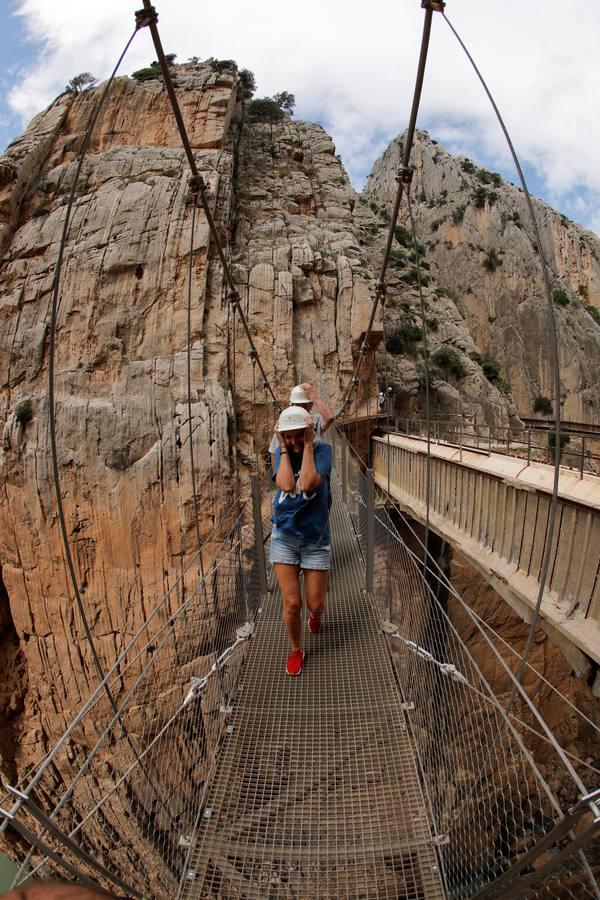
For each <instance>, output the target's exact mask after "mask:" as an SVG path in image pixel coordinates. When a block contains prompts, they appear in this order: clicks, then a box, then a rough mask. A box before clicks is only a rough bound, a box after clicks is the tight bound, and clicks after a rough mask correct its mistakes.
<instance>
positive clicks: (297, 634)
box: [270, 406, 332, 675]
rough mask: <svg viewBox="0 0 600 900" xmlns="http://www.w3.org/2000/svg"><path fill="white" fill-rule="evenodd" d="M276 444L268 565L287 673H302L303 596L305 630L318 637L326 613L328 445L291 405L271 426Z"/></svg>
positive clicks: (329, 555) (310, 419)
mask: <svg viewBox="0 0 600 900" xmlns="http://www.w3.org/2000/svg"><path fill="white" fill-rule="evenodd" d="M275 436H276V438H277V441H278V446H277V449H276V451H275V464H274V467H273V478H274V480H275V484H276V485H277V492H276V494H275V500H274V504H273V507H274V508H273V532H272V534H271V557H270V558H271V562H272V563H273V566H274V569H275V574H276V575H277V581H278V582H279V587H280V589H281V595H282V597H283V621H284V624H285V627H286V630H287V633H288V637H289V639H290V655H289V657H288V661H287V666H286V672H287V674H288V675H300V673H301V672H302V663H303V660H304V650H303V649H302V620H301V611H302V592H301V590H300V570H302V571H303V572H304V592H305V595H306V605H307V607H308V629H309V631H310V632H311V634H314V635H317V634H319V632H320V630H321V616H322V615H323V612H324V609H325V595H326V592H327V576H328V572H329V567H330V563H331V549H330V537H329V481H328V479H329V474H330V472H331V458H332V454H331V447H330V446H329V444H326V443H325V442H324V441H320V442H319V443H317V444H315V426H314V422H313V420H312V418H311V417H310V416H309V415H308V414H307V412H306V410H304V409H302V408H301V407H299V406H289V407H288V408H287V409H284V411H283V412H282V413H281V415H280V416H279V421H278V423H277V425H276V426H275Z"/></svg>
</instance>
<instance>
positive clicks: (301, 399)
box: [269, 382, 335, 469]
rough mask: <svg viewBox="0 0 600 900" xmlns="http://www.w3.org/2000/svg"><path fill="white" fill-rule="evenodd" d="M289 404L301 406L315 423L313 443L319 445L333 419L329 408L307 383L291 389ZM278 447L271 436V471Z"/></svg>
mask: <svg viewBox="0 0 600 900" xmlns="http://www.w3.org/2000/svg"><path fill="white" fill-rule="evenodd" d="M290 404H291V406H301V407H302V409H305V410H306V411H307V412H309V413H310V415H311V418H312V420H313V422H314V423H315V442H316V443H319V441H320V440H321V438H322V437H323V434H324V433H325V432H326V431H327V429H328V428H329V426H330V425H331V423H332V422H333V420H334V418H335V416H334V415H333V411H332V409H331V407H330V406H328V405H327V403H325V401H324V400H321V398H320V397H319V395H318V394H317V392H316V391H315V389H314V387H313V386H312V384H308V383H307V382H305V383H304V384H297V385H296V387H293V388H292V390H291V393H290ZM278 446H279V442H278V440H277V436H276V435H273V438H272V440H271V443H270V444H269V453H270V454H271V468H272V469H273V468H274V466H275V451H276V450H277V447H278Z"/></svg>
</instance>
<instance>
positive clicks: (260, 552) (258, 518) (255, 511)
mask: <svg viewBox="0 0 600 900" xmlns="http://www.w3.org/2000/svg"><path fill="white" fill-rule="evenodd" d="M252 517H253V519H254V537H255V541H256V559H257V563H258V577H259V578H260V592H261V594H262V595H263V596H264V595H265V594H267V593H268V588H267V566H266V562H265V539H264V535H263V527H262V512H261V505H260V484H259V483H258V475H253V476H252Z"/></svg>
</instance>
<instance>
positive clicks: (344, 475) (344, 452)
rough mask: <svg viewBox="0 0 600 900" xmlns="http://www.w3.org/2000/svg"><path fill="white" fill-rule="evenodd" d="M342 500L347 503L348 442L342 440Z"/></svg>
mask: <svg viewBox="0 0 600 900" xmlns="http://www.w3.org/2000/svg"><path fill="white" fill-rule="evenodd" d="M341 444H342V500H343V502H344V503H345V504H346V506H347V505H348V444H347V442H346V441H342V442H341Z"/></svg>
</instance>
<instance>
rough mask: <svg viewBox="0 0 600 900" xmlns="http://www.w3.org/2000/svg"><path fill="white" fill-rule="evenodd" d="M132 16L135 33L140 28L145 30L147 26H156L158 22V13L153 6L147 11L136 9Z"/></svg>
mask: <svg viewBox="0 0 600 900" xmlns="http://www.w3.org/2000/svg"><path fill="white" fill-rule="evenodd" d="M134 15H135V28H136V31H139V30H140V28H147V27H148V26H149V25H156V23H157V22H158V13H157V12H156V9H155V8H154V7H153V6H150V7H149V8H148V9H136V11H135V13H134Z"/></svg>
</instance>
